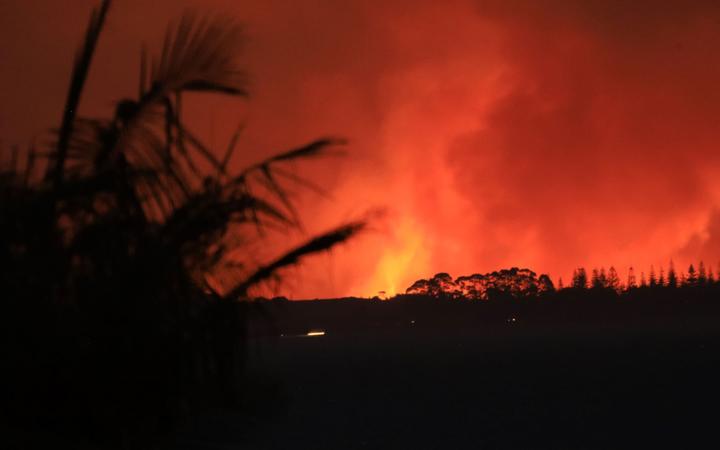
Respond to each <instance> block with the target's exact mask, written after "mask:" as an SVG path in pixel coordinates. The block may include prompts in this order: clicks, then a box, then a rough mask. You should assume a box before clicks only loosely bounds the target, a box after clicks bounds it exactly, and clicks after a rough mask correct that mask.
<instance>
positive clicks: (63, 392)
mask: <svg viewBox="0 0 720 450" xmlns="http://www.w3.org/2000/svg"><path fill="white" fill-rule="evenodd" d="M110 3H111V2H110V1H109V0H105V1H103V2H102V3H101V5H100V6H99V7H98V8H97V9H96V10H95V11H94V12H93V13H92V16H91V19H90V23H89V25H88V28H87V32H86V35H85V40H84V42H83V44H82V45H81V46H80V49H79V51H78V54H77V57H76V60H75V64H74V67H73V72H72V77H71V82H70V88H69V92H68V96H67V101H66V104H65V108H64V113H63V117H62V121H61V124H60V128H59V129H58V130H57V139H56V141H55V142H54V144H53V145H52V146H51V147H50V148H48V149H47V150H37V149H30V150H29V151H28V154H27V158H24V160H25V161H24V164H23V163H21V161H20V158H18V157H14V158H12V160H11V164H10V166H9V167H7V168H5V169H3V170H2V173H0V235H2V236H3V240H2V244H1V245H0V258H1V260H2V261H3V270H2V271H0V283H2V287H3V314H2V327H3V330H4V332H5V339H4V340H3V348H2V350H3V357H4V360H5V361H4V362H5V367H7V369H6V370H5V371H4V373H3V376H4V378H5V381H4V382H3V401H2V410H3V414H4V421H5V423H6V424H8V426H9V427H10V429H13V430H23V429H25V430H27V432H28V434H29V435H34V434H36V432H40V431H42V433H45V434H47V435H49V436H53V438H52V442H65V441H67V442H76V443H77V442H87V443H91V444H92V445H93V446H100V447H110V448H113V447H124V448H144V447H154V446H155V444H156V442H159V439H161V437H162V436H163V435H164V434H165V433H167V432H169V431H170V430H172V429H173V427H174V426H175V425H176V424H177V423H179V422H180V421H182V420H184V419H185V418H187V417H189V416H190V415H192V414H194V413H196V412H198V411H203V410H206V409H208V408H217V407H225V406H236V405H238V404H239V403H240V402H241V401H242V398H243V397H242V394H243V392H244V389H243V386H242V383H243V378H242V368H243V367H242V366H243V361H244V359H243V352H244V345H245V334H246V319H247V317H248V314H250V313H251V311H252V310H253V309H256V308H258V307H259V306H258V305H255V304H254V303H252V302H249V301H245V300H246V295H247V292H248V290H249V289H250V288H252V287H253V286H255V285H257V284H258V283H262V282H265V281H267V280H269V279H273V278H277V277H278V271H279V270H281V269H282V268H283V267H286V266H289V265H293V264H297V263H298V262H299V261H300V260H301V259H302V258H303V257H305V256H307V255H310V254H313V253H317V252H320V251H323V250H326V249H329V248H331V247H333V246H335V245H337V244H339V243H342V242H344V241H346V240H347V239H349V238H351V237H352V236H353V235H355V234H357V233H358V232H359V231H360V230H361V229H362V228H363V226H364V223H363V222H361V221H358V222H352V223H347V224H342V225H340V226H338V227H337V228H336V229H334V230H330V231H329V232H327V233H326V234H323V235H320V236H315V237H312V238H310V239H309V240H308V241H307V242H306V243H305V244H302V245H300V246H298V247H296V248H294V249H290V250H289V251H287V253H285V254H284V255H280V256H278V257H277V258H275V259H274V260H273V261H272V262H270V263H268V264H265V265H261V266H260V267H257V266H256V265H253V263H252V262H251V261H250V260H249V259H247V258H246V259H243V255H246V256H247V254H248V253H247V252H248V251H249V250H247V245H248V244H249V243H252V242H253V241H256V240H257V239H260V236H259V234H258V230H263V229H268V228H273V229H278V228H279V229H281V230H289V229H291V228H293V227H298V225H299V223H298V214H297V212H296V211H295V210H294V208H293V206H292V202H291V199H290V198H289V197H288V195H287V193H286V192H287V191H286V186H287V183H297V182H302V180H299V179H298V178H297V177H296V175H294V174H293V173H291V172H289V171H285V170H282V169H281V166H282V165H283V164H285V163H286V162H288V161H294V160H299V159H306V158H314V157H317V156H321V155H322V154H323V153H324V152H325V151H326V149H327V148H329V147H331V146H336V145H340V144H342V143H343V142H342V141H340V140H337V139H320V140H317V141H315V142H312V143H310V144H308V145H304V146H301V147H299V148H297V149H293V150H290V151H287V152H284V153H281V154H278V155H276V156H273V157H271V158H269V159H267V160H265V161H261V162H259V163H257V164H255V165H253V166H251V167H248V168H245V169H244V170H241V171H237V172H235V171H231V170H230V164H229V161H230V160H231V157H232V154H233V152H234V151H235V144H236V141H237V136H235V137H234V138H233V140H232V142H231V144H230V146H229V147H228V149H227V150H225V151H224V152H223V153H222V154H221V155H220V156H217V155H218V152H216V151H215V149H211V148H208V147H207V146H206V145H205V144H203V143H202V141H201V140H200V139H199V138H198V137H197V136H195V135H194V134H193V133H192V132H191V131H190V130H189V129H188V128H187V126H186V125H185V123H184V121H183V118H182V96H183V94H184V93H186V92H191V91H194V92H212V93H218V94H224V95H230V96H236V97H242V96H244V95H246V85H245V74H244V72H243V71H242V70H241V68H240V67H239V66H238V64H237V60H236V54H237V51H238V44H240V43H241V40H242V36H243V34H242V29H241V28H240V27H238V26H237V25H236V24H234V23H233V22H231V21H230V20H227V19H223V18H218V17H215V18H197V17H194V16H192V15H186V16H185V17H183V18H182V19H181V20H180V22H179V23H178V24H177V25H176V26H174V27H170V28H169V30H168V32H167V36H166V39H165V43H164V46H163V48H162V51H161V53H160V56H159V57H158V58H156V59H153V60H152V61H150V62H149V64H148V61H147V60H146V59H147V58H146V57H145V55H144V53H143V58H142V63H141V70H140V88H139V94H138V97H137V98H135V99H124V100H121V101H119V102H118V103H117V105H116V108H115V115H114V116H113V117H112V118H109V119H105V118H91V117H83V116H80V115H79V114H78V107H79V105H80V100H81V97H82V93H83V87H84V85H85V80H86V79H87V76H88V71H89V68H90V65H91V62H92V59H93V54H94V51H95V48H96V46H97V44H98V41H99V38H100V36H101V32H102V29H103V24H104V22H105V17H106V15H107V14H108V12H109V9H110ZM43 163H44V165H43ZM40 172H42V173H40Z"/></svg>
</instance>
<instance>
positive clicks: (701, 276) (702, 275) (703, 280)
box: [698, 261, 708, 286]
mask: <svg viewBox="0 0 720 450" xmlns="http://www.w3.org/2000/svg"><path fill="white" fill-rule="evenodd" d="M707 281H708V276H707V271H706V270H705V263H703V262H702V261H700V264H698V284H699V285H700V286H704V285H705V284H707Z"/></svg>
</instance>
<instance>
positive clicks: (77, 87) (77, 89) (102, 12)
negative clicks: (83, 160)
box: [48, 0, 111, 186]
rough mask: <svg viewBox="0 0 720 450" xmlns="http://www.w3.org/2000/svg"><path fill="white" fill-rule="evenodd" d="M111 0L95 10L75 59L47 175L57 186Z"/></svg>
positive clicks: (61, 177)
mask: <svg viewBox="0 0 720 450" xmlns="http://www.w3.org/2000/svg"><path fill="white" fill-rule="evenodd" d="M110 3H111V0H103V2H102V3H101V5H100V7H99V8H96V9H95V10H94V11H93V12H92V15H91V16H90V23H89V24H88V28H87V31H86V33H85V41H84V42H83V45H82V47H81V48H80V50H79V52H78V55H77V56H76V58H75V65H74V66H73V72H72V76H71V77H70V89H69V90H68V95H67V100H66V101H65V109H64V110H63V118H62V124H61V125H60V133H59V137H58V145H57V150H56V151H57V154H56V155H55V161H54V162H53V164H51V165H49V166H48V176H52V177H53V182H54V183H55V185H56V186H58V185H59V184H60V183H62V180H63V171H64V169H65V159H66V157H67V151H68V144H69V142H70V137H71V135H72V132H73V126H74V124H75V117H76V115H77V109H78V105H79V104H80V97H81V96H82V92H83V89H84V87H85V80H86V79H87V75H88V72H89V70H90V64H91V63H92V58H93V55H94V54H95V47H96V46H97V42H98V39H99V38H100V33H101V32H102V29H103V25H104V24H105V17H106V16H107V12H108V10H109V9H110Z"/></svg>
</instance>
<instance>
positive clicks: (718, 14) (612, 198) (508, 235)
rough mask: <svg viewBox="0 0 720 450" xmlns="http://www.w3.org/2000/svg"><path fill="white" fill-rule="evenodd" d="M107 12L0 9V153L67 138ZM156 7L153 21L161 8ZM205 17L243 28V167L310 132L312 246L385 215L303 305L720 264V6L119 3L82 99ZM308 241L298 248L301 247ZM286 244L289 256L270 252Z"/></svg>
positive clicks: (298, 287)
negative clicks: (456, 283)
mask: <svg viewBox="0 0 720 450" xmlns="http://www.w3.org/2000/svg"><path fill="white" fill-rule="evenodd" d="M96 4H97V2H95V1H92V0H73V1H71V2H69V1H61V0H24V1H14V2H13V1H4V2H0V40H1V41H2V45H0V61H1V63H0V83H2V89H0V139H2V144H3V145H5V146H9V145H11V144H20V145H23V146H25V145H27V144H28V143H30V142H32V141H33V140H34V141H35V142H36V143H38V144H42V143H43V142H47V141H48V140H49V137H48V136H49V135H48V133H47V129H48V128H50V127H53V126H57V124H58V122H59V119H60V116H61V109H62V105H63V101H64V97H65V94H66V88H67V83H68V79H69V73H70V70H71V65H72V58H73V54H74V52H75V49H76V47H77V45H78V43H79V41H80V39H81V37H82V34H83V32H84V28H85V25H86V23H87V19H88V16H89V13H90V10H91V9H92V7H93V6H94V5H96ZM149 5H150V6H149ZM188 8H191V9H194V10H196V11H199V12H201V13H208V12H213V11H214V12H219V13H223V14H232V15H236V16H237V19H238V21H240V22H242V23H244V24H245V25H246V30H247V35H248V40H247V46H246V49H245V53H243V54H242V55H240V58H242V60H243V61H245V62H246V67H247V70H248V73H249V75H250V80H251V81H250V91H251V94H252V95H251V97H250V98H249V99H248V100H247V101H245V102H243V101H237V100H232V101H228V100H226V99H217V98H211V99H195V100H193V101H192V102H191V105H192V106H194V113H193V116H192V117H191V119H193V120H192V123H193V124H194V128H195V129H196V130H197V131H198V132H199V133H200V134H201V135H202V136H203V137H204V138H205V139H206V141H208V142H209V143H211V144H214V145H215V146H218V147H222V148H224V145H225V143H226V141H227V140H228V139H229V136H230V135H231V133H232V130H233V129H234V128H235V127H236V126H237V125H238V123H240V122H244V123H245V124H246V130H245V132H244V134H243V140H242V144H241V147H240V149H241V151H240V152H239V154H238V155H237V158H236V159H235V161H233V164H234V165H235V166H236V167H237V168H240V167H242V166H243V165H244V164H247V163H249V162H252V161H255V160H258V159H260V158H262V157H263V156H267V155H270V154H271V153H272V152H274V151H280V150H284V149H287V148H290V147H293V146H295V145H298V144H302V143H305V142H306V141H309V140H311V139H313V138H316V137H320V136H325V135H333V136H344V137H346V138H348V140H349V142H350V144H349V145H348V147H347V148H346V151H347V156H345V157H344V158H335V157H333V158H329V159H326V160H321V161H317V162H312V163H310V164H307V165H299V166H298V170H300V171H301V172H300V173H302V174H303V175H305V176H306V177H307V178H308V179H311V180H313V182H314V183H316V184H319V185H322V186H323V187H324V188H326V190H327V193H328V195H327V198H326V197H322V196H320V197H318V196H317V195H316V194H315V193H312V192H307V191H302V190H298V191H297V201H298V202H299V207H300V209H301V211H302V214H303V218H304V220H305V225H306V227H305V228H306V233H307V234H311V233H313V232H317V231H322V230H325V229H327V228H330V227H331V226H333V225H334V224H337V223H338V222H340V221H343V220H348V219H353V218H356V217H360V216H362V215H364V214H365V213H366V212H367V211H371V210H376V209H384V210H385V211H386V214H385V215H384V216H383V218H381V219H376V220H375V221H374V222H373V223H372V230H371V231H370V232H368V233H365V234H364V235H362V236H361V237H359V238H358V239H356V240H354V241H353V242H351V243H349V244H347V245H344V246H342V247H340V248H338V249H336V250H334V251H333V252H332V253H330V254H328V255H324V256H319V257H315V258H314V259H312V260H310V261H309V262H308V263H307V264H306V265H304V266H303V267H301V268H298V269H293V270H291V271H290V272H289V273H288V275H289V276H288V278H287V280H286V283H285V284H284V285H283V286H281V287H280V291H279V293H284V294H287V295H290V296H293V297H295V298H307V297H326V296H341V295H350V294H353V295H374V294H375V293H376V292H377V291H380V290H386V291H388V292H389V293H394V292H401V291H404V289H405V288H406V287H407V286H409V285H410V284H411V283H412V282H413V281H415V280H416V279H418V278H424V277H428V276H432V275H433V274H434V273H436V272H440V271H443V272H450V273H451V274H452V275H454V276H457V275H466V274H471V273H475V272H486V271H491V270H495V269H500V268H504V267H511V266H521V267H530V268H532V269H534V270H535V271H537V272H545V273H549V274H550V275H551V276H553V278H554V279H557V277H558V276H562V277H563V278H564V279H565V281H566V282H567V281H569V276H570V273H571V272H572V269H573V268H574V267H578V266H586V267H588V268H591V267H593V266H597V267H600V266H605V267H609V266H610V265H614V266H615V267H616V268H617V269H618V271H619V272H620V274H621V275H623V277H624V274H625V273H626V271H627V267H628V266H630V265H633V266H634V267H635V270H636V272H637V273H638V275H639V273H640V271H646V272H647V271H648V270H649V267H650V265H651V264H654V265H655V269H656V270H659V267H660V266H661V265H664V266H667V263H668V261H669V260H670V259H671V258H672V259H674V261H675V263H676V266H677V267H680V268H685V267H686V266H687V264H688V263H690V262H697V261H699V260H700V259H704V260H705V263H706V265H709V266H712V268H713V269H714V270H717V267H718V261H720V177H719V176H718V174H720V151H718V150H720V149H718V144H720V126H718V125H720V85H719V83H720V81H719V80H720V55H718V54H717V48H720V3H718V2H716V1H694V2H683V1H676V2H675V1H672V2H671V1H662V0H659V1H632V2H629V1H612V0H586V1H583V2H578V1H569V0H566V1H560V0H546V1H542V2H540V1H513V0H489V1H473V0H450V1H442V2H440V1H434V0H428V1H417V0H413V1H409V0H408V1H361V0H357V1H342V2H341V1H335V0H323V1H321V0H303V1H291V0H286V1H268V0H262V1H242V2H238V1H230V0H194V1H193V0H172V1H171V0H164V1H161V0H156V1H153V2H148V1H140V0H119V1H116V2H115V3H114V5H113V9H112V11H111V14H110V16H109V19H108V26H107V28H106V29H105V33H104V34H103V36H102V38H101V40H100V44H99V48H98V53H97V57H96V59H95V62H94V66H93V69H92V71H91V73H90V81H89V84H88V90H87V91H86V93H85V96H84V97H83V102H82V111H81V114H83V115H95V114H100V115H103V114H110V113H111V111H112V109H111V108H112V104H113V101H116V100H118V99H120V98H123V97H128V96H133V95H134V94H135V92H136V91H137V76H138V62H139V54H140V48H141V44H142V42H147V44H148V47H149V48H150V49H151V50H152V49H157V48H158V47H159V46H160V44H161V43H162V36H163V34H164V31H165V28H166V25H167V24H168V22H170V21H172V20H175V19H178V18H179V17H180V15H181V14H182V12H183V11H184V10H186V9H188ZM302 239H303V236H302V235H300V234H298V233H295V234H292V235H291V236H289V237H288V240H286V241H284V242H285V243H288V244H289V243H292V242H295V241H299V240H302ZM271 250H273V249H272V248H271Z"/></svg>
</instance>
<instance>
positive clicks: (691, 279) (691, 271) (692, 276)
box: [687, 264, 698, 286]
mask: <svg viewBox="0 0 720 450" xmlns="http://www.w3.org/2000/svg"><path fill="white" fill-rule="evenodd" d="M697 282H698V277H697V272H696V271H695V266H693V265H692V264H690V267H688V274H687V284H688V285H690V286H695V285H696V284H697Z"/></svg>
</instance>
